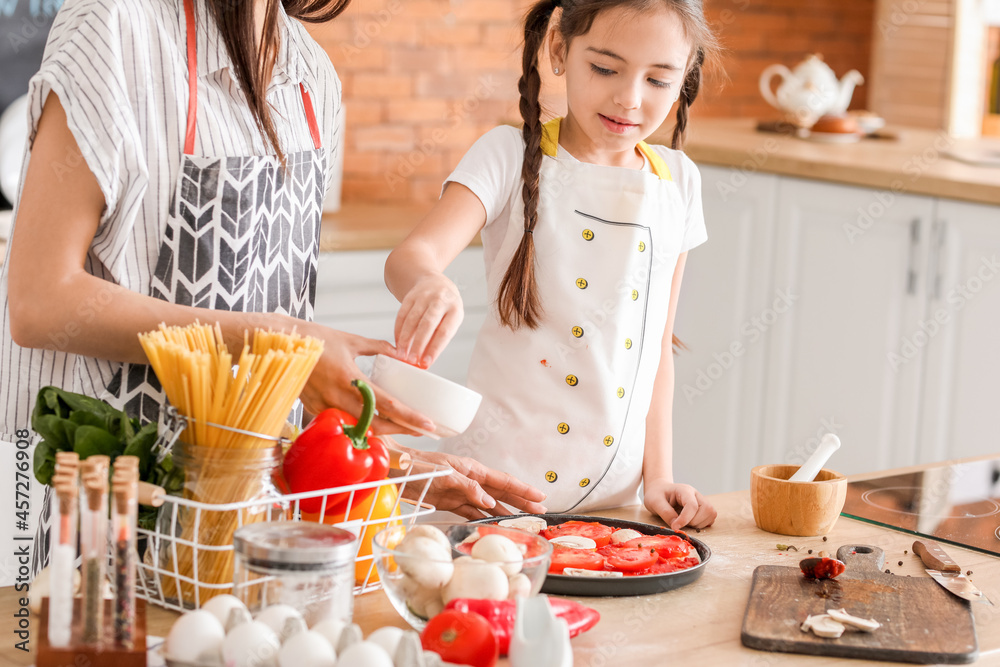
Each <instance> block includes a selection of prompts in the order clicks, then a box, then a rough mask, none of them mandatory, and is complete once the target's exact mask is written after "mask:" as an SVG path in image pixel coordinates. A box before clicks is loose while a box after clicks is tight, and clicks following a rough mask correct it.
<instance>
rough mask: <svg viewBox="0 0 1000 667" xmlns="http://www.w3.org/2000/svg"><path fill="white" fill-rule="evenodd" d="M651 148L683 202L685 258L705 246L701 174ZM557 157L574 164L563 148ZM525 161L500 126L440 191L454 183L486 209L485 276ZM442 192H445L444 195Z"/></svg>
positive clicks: (668, 151)
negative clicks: (674, 183)
mask: <svg viewBox="0 0 1000 667" xmlns="http://www.w3.org/2000/svg"><path fill="white" fill-rule="evenodd" d="M650 147H651V148H652V149H653V150H654V151H656V153H657V154H658V155H659V156H660V157H662V158H663V161H664V162H665V163H666V164H667V166H668V167H669V168H670V174H671V176H672V177H673V180H674V181H675V182H676V183H677V187H678V189H679V190H680V193H681V196H682V197H683V198H684V201H686V202H687V221H686V224H685V232H684V243H683V245H682V246H681V250H680V251H681V252H687V251H688V250H690V249H691V248H694V247H695V246H698V245H701V244H702V243H704V242H705V241H707V240H708V232H707V230H706V229H705V215H704V212H703V210H702V203H701V174H700V173H699V172H698V167H697V166H696V165H695V163H694V162H692V161H691V159H690V158H689V157H688V156H687V155H685V154H684V153H683V152H681V151H678V150H674V149H672V148H667V147H666V146H657V145H651V146H650ZM558 157H559V158H560V159H570V160H574V159H576V158H574V157H573V156H572V155H570V154H569V153H568V152H567V151H566V149H565V148H563V147H562V146H561V145H560V146H559V153H558ZM523 161H524V139H523V137H522V134H521V130H520V129H518V128H516V127H511V126H509V125H501V126H499V127H495V128H493V129H492V130H490V131H489V132H487V133H486V134H484V135H483V136H482V137H480V138H479V139H478V140H477V141H476V143H475V144H473V145H472V148H470V149H469V150H468V152H467V153H466V154H465V155H464V156H463V157H462V160H461V161H460V162H459V163H458V166H457V167H455V170H454V171H453V172H452V173H451V175H450V176H448V178H447V180H445V183H444V187H447V186H448V183H452V182H454V183H461V184H462V185H464V186H465V187H467V188H469V189H470V190H472V192H473V193H474V194H475V195H476V196H477V197H478V198H479V201H481V202H482V204H483V207H484V208H485V209H486V225H485V226H484V227H483V230H482V237H483V250H484V260H485V262H486V275H490V273H491V271H492V268H493V261H494V260H495V259H496V255H497V251H498V250H499V249H500V246H501V245H502V244H503V240H504V235H505V234H506V233H507V229H508V226H507V221H508V220H509V218H510V211H511V207H512V206H513V204H514V202H515V201H516V199H517V196H518V194H519V192H520V188H521V187H522V181H521V165H522V163H523ZM643 161H644V164H643V169H644V170H646V171H650V170H651V166H650V164H649V160H648V159H645V156H643ZM622 168H623V169H624V168H625V167H622ZM443 190H444V188H442V192H443ZM498 220H500V221H502V222H501V224H494V223H495V222H497V221H498Z"/></svg>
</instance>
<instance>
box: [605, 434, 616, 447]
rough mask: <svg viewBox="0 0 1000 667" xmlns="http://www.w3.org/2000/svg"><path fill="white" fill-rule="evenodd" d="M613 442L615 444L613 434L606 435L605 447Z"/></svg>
mask: <svg viewBox="0 0 1000 667" xmlns="http://www.w3.org/2000/svg"><path fill="white" fill-rule="evenodd" d="M613 444H615V439H614V438H613V437H612V436H610V435H606V436H604V446H605V447H610V446H611V445H613Z"/></svg>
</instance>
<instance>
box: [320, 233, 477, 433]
mask: <svg viewBox="0 0 1000 667" xmlns="http://www.w3.org/2000/svg"><path fill="white" fill-rule="evenodd" d="M389 252H390V251H389V250H364V251H345V252H330V253H323V254H322V255H321V256H320V263H319V276H318V281H317V289H316V321H317V322H320V323H321V324H325V325H327V326H330V327H333V328H335V329H339V330H341V331H346V332H348V333H353V334H358V335H361V336H366V337H368V338H375V339H383V340H387V341H389V342H394V341H395V335H394V327H395V323H396V313H397V312H398V311H399V303H398V302H397V301H396V298H395V297H394V296H393V295H392V293H391V292H389V290H388V288H387V287H386V286H385V281H384V278H383V275H384V273H383V272H384V268H385V260H386V258H387V257H388V256H389ZM445 274H446V275H447V276H448V277H449V278H451V279H452V280H453V281H454V282H455V284H456V285H457V286H458V289H459V292H460V293H461V295H462V302H463V305H464V308H465V319H464V320H463V322H462V326H461V327H460V328H459V330H458V333H457V334H456V335H455V337H454V338H453V339H452V341H451V343H450V344H449V345H448V347H447V348H446V349H445V351H444V352H443V353H442V354H441V356H440V357H439V358H438V360H437V361H436V362H435V363H434V366H433V367H432V368H431V370H432V371H433V372H435V373H437V374H438V375H441V376H443V377H446V378H448V379H449V380H454V381H455V382H459V383H462V384H465V379H466V374H467V372H468V369H469V361H470V360H471V358H472V348H473V347H474V345H475V342H476V335H477V334H478V333H479V328H480V327H481V326H482V324H483V320H484V319H485V318H486V312H487V293H486V274H485V269H484V268H483V251H482V248H479V247H470V248H468V249H466V250H465V251H463V252H462V253H461V254H460V255H459V256H458V257H456V258H455V261H454V262H452V264H451V266H450V267H448V269H447V270H446V271H445ZM399 440H400V441H401V442H403V443H405V444H408V445H412V446H416V447H422V448H430V447H432V445H433V442H432V441H430V440H429V439H428V438H406V437H400V438H399Z"/></svg>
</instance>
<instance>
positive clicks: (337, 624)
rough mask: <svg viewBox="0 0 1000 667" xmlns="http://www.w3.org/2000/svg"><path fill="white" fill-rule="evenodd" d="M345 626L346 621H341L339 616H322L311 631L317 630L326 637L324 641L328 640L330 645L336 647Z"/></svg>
mask: <svg viewBox="0 0 1000 667" xmlns="http://www.w3.org/2000/svg"><path fill="white" fill-rule="evenodd" d="M346 627H347V622H345V621H342V620H340V619H339V618H324V619H323V620H322V621H320V622H319V623H317V624H316V625H314V626H313V627H312V631H313V632H318V633H319V634H320V635H322V636H323V637H325V638H326V641H328V642H330V646H331V647H333V648H336V647H337V644H338V643H339V642H340V633H342V632H343V631H344V628H346Z"/></svg>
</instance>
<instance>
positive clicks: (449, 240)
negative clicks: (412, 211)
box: [385, 183, 486, 368]
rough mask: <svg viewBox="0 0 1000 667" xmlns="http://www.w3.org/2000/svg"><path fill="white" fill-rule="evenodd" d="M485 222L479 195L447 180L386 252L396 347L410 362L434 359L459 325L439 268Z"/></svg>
mask: <svg viewBox="0 0 1000 667" xmlns="http://www.w3.org/2000/svg"><path fill="white" fill-rule="evenodd" d="M485 224H486V209H485V208H484V207H483V204H482V202H481V201H480V200H479V197H477V196H476V195H475V194H474V193H473V192H472V190H470V189H469V188H467V187H466V186H464V185H462V184H461V183H449V184H448V186H447V187H446V188H445V191H444V194H443V195H442V196H441V199H440V201H438V203H437V205H435V207H434V209H433V210H432V211H431V212H430V213H428V214H427V217H426V218H424V219H423V221H422V222H421V223H420V224H419V225H417V227H416V228H415V229H414V230H413V231H412V232H411V233H410V235H409V236H407V237H406V240H405V241H403V242H402V243H401V244H400V245H399V246H398V247H397V248H396V249H395V250H393V251H392V254H390V255H389V259H388V260H387V261H386V263H385V284H386V286H387V287H388V288H389V291H390V292H392V293H393V294H394V295H395V296H396V298H397V299H399V301H400V308H399V314H398V315H397V317H396V347H397V349H398V350H399V353H400V354H401V355H402V357H403V358H405V359H406V360H407V361H408V362H410V363H411V364H416V365H419V366H422V367H424V368H427V367H428V366H430V365H431V364H432V363H434V360H435V359H437V357H438V355H439V354H441V352H442V350H444V348H445V346H446V345H447V344H448V342H449V341H450V340H451V339H452V337H453V336H454V335H455V332H456V331H458V327H459V325H461V324H462V318H463V316H464V313H463V310H462V297H461V295H460V294H459V292H458V288H457V287H456V286H455V284H454V283H453V282H451V281H450V280H448V278H446V277H445V275H444V273H443V272H444V270H445V268H447V266H448V265H449V264H451V262H452V261H453V260H454V259H455V258H456V257H457V256H458V254H459V253H460V252H462V251H463V250H464V249H465V248H466V247H468V245H469V243H471V242H472V239H474V238H475V237H476V234H478V233H479V231H480V230H481V229H482V228H483V225H485Z"/></svg>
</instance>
